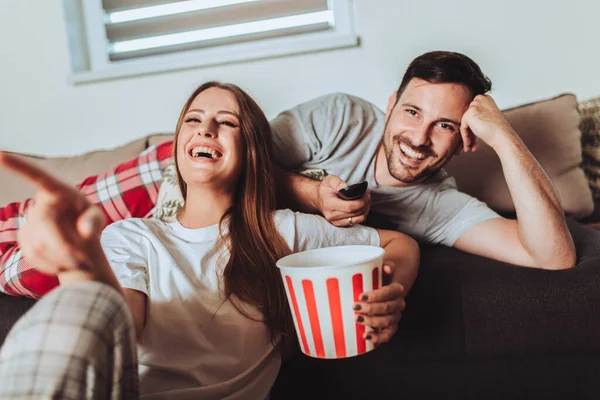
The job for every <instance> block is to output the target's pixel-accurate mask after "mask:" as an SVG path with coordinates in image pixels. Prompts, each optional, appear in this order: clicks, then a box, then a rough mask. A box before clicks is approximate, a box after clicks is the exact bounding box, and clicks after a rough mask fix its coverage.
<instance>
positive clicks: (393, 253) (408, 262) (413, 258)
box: [382, 234, 420, 293]
mask: <svg viewBox="0 0 600 400" xmlns="http://www.w3.org/2000/svg"><path fill="white" fill-rule="evenodd" d="M382 247H383V249H384V250H385V256H384V258H385V260H386V261H392V262H393V263H394V264H395V265H396V269H395V271H394V275H393V276H392V281H394V282H399V283H401V284H402V286H404V289H405V291H406V293H408V292H409V291H410V289H411V288H412V286H413V284H414V283H415V280H416V279H417V275H418V273H419V262H420V251H419V245H418V244H417V242H416V241H415V240H414V239H412V238H410V237H408V236H404V235H400V234H399V235H396V236H395V237H394V238H393V239H391V240H390V241H389V242H388V243H386V244H385V245H383V246H382Z"/></svg>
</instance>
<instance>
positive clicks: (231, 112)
mask: <svg viewBox="0 0 600 400" xmlns="http://www.w3.org/2000/svg"><path fill="white" fill-rule="evenodd" d="M188 112H197V113H200V114H204V113H205V112H206V111H204V110H203V109H201V108H193V109H191V110H188ZM217 114H228V115H233V116H234V117H236V118H238V119H239V118H240V116H239V115H238V114H237V113H236V112H234V111H229V110H219V111H217Z"/></svg>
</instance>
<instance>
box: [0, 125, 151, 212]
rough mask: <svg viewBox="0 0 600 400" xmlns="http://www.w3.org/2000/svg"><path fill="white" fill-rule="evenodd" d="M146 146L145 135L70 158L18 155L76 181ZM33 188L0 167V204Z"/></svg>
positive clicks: (26, 195) (26, 194) (28, 193)
mask: <svg viewBox="0 0 600 400" xmlns="http://www.w3.org/2000/svg"><path fill="white" fill-rule="evenodd" d="M147 147H148V137H144V138H141V139H138V140H135V141H133V142H129V143H127V144H124V145H122V146H119V147H115V148H112V149H106V150H99V151H92V152H88V153H85V154H81V155H78V156H73V157H39V156H35V155H27V154H17V153H13V154H17V155H18V156H20V157H23V158H24V159H26V160H27V161H30V162H33V163H35V164H37V165H39V166H41V167H42V168H43V169H44V170H45V171H47V172H49V173H50V174H52V175H55V176H57V177H60V178H61V179H63V180H64V181H66V182H67V183H71V184H73V185H76V184H78V183H79V182H81V181H82V180H84V179H85V178H87V177H88V176H92V175H97V174H99V173H102V172H105V171H107V170H109V169H110V168H113V167H115V166H117V165H119V164H120V163H121V162H123V161H127V160H128V159H130V158H133V157H135V156H136V155H137V154H139V153H141V152H142V151H144V150H145V149H146V148H147ZM34 193H35V189H34V188H33V186H31V185H30V184H29V183H27V182H26V181H24V180H23V179H22V178H19V177H18V176H16V175H15V174H14V173H12V172H9V171H6V170H5V169H0V207H4V206H5V205H6V204H8V203H13V202H17V201H22V200H24V199H27V198H29V197H32V196H33V195H34Z"/></svg>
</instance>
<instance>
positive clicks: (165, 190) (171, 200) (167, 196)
mask: <svg viewBox="0 0 600 400" xmlns="http://www.w3.org/2000/svg"><path fill="white" fill-rule="evenodd" d="M183 203H184V201H183V196H182V195H181V191H180V190H179V184H178V183H177V170H176V168H175V163H174V162H171V163H170V164H168V165H167V167H166V168H165V171H164V174H163V181H162V184H161V185H160V189H159V191H158V200H157V201H156V206H155V207H154V209H153V210H152V213H151V215H152V217H154V218H158V219H168V218H171V217H174V216H176V215H177V212H179V210H180V209H181V207H183Z"/></svg>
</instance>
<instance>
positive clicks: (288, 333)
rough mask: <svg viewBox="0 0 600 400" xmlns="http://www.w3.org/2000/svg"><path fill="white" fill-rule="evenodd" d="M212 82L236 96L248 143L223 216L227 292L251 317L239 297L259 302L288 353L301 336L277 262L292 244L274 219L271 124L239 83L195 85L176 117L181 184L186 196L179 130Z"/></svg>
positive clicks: (272, 329) (175, 145)
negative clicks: (225, 228)
mask: <svg viewBox="0 0 600 400" xmlns="http://www.w3.org/2000/svg"><path fill="white" fill-rule="evenodd" d="M210 88H219V89H223V90H227V91H228V92H230V93H231V94H233V95H234V96H235V98H236V100H237V103H238V106H239V108H240V128H241V132H242V135H243V136H244V141H245V148H246V151H245V154H244V160H243V163H242V165H243V167H242V170H241V174H240V177H239V181H238V185H237V187H236V190H235V194H234V197H233V205H232V206H231V208H230V209H229V210H228V211H227V212H226V213H225V215H224V216H223V218H222V219H221V226H222V225H223V223H224V222H225V221H227V222H228V224H229V225H228V230H229V233H228V234H227V242H228V247H229V251H230V257H229V260H228V262H227V265H226V266H225V268H224V270H223V279H224V289H225V295H226V298H228V299H230V300H232V302H233V304H234V305H235V306H236V308H237V309H238V310H239V311H240V312H241V313H242V314H243V315H245V316H246V317H248V318H252V317H251V316H250V315H249V314H248V313H247V312H245V311H244V309H243V307H242V306H241V305H240V304H239V303H237V300H240V301H242V302H245V303H247V304H250V305H252V306H255V307H256V308H258V309H259V310H260V311H261V312H262V314H263V316H264V323H265V324H266V325H267V327H268V328H269V331H270V333H271V338H272V340H273V341H275V339H276V337H277V336H278V335H279V334H281V338H282V344H283V345H284V350H286V353H287V351H289V350H291V349H293V348H294V347H295V344H296V343H297V341H296V337H295V332H294V325H293V320H292V316H291V313H290V310H289V307H288V301H287V297H286V294H285V289H284V287H283V282H282V280H281V275H280V272H279V270H278V268H277V266H276V265H275V263H276V262H277V260H278V259H279V258H281V257H283V256H285V255H288V254H290V253H291V250H290V248H289V246H288V245H287V243H286V242H285V240H284V239H283V237H281V235H280V234H279V231H278V230H277V228H276V226H275V222H274V220H273V211H274V210H275V204H276V203H275V179H274V176H273V167H274V166H273V163H272V161H271V160H272V157H271V147H272V145H271V140H272V139H271V126H270V125H269V121H268V120H267V117H266V116H265V114H264V113H263V111H262V110H261V108H260V107H259V105H258V104H256V102H255V101H254V100H253V99H252V98H251V97H250V96H249V95H248V94H247V93H246V92H244V91H243V90H242V89H240V88H239V87H238V86H236V85H233V84H225V83H220V82H207V83H205V84H203V85H202V86H200V87H199V88H198V89H196V90H195V91H194V93H192V95H191V96H190V98H189V99H188V101H187V102H186V103H185V106H184V107H183V110H182V111H181V115H180V116H179V121H178V122H177V130H176V133H175V140H174V150H173V154H175V166H176V167H177V177H178V180H179V187H180V189H181V192H182V195H183V198H184V199H185V198H186V192H187V185H186V183H185V182H184V181H183V178H182V176H181V174H180V172H179V165H178V163H177V141H178V137H179V130H180V129H181V125H182V123H183V120H184V117H185V114H186V113H187V111H188V109H189V107H190V105H191V104H192V102H193V101H194V99H195V98H196V96H198V95H199V94H200V93H202V92H203V91H205V90H207V89H210ZM222 231H223V230H222ZM232 296H234V297H232Z"/></svg>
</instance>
